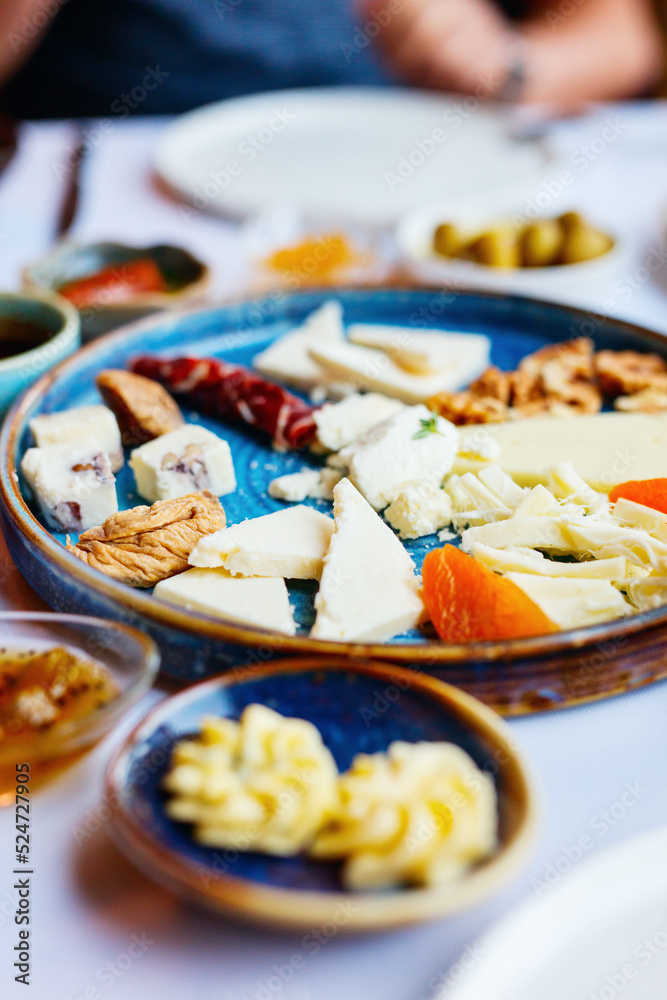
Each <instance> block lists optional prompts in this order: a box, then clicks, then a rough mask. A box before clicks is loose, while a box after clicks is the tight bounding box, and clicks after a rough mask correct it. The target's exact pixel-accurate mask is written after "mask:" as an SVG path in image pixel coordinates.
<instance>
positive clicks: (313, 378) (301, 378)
mask: <svg viewBox="0 0 667 1000" xmlns="http://www.w3.org/2000/svg"><path fill="white" fill-rule="evenodd" d="M342 340H343V310H342V307H341V305H340V302H337V301H336V300H335V299H331V300H330V301H328V302H325V303H324V305H322V306H320V308H319V309H317V310H316V311H315V312H313V313H311V314H310V316H307V317H306V319H305V320H304V322H303V324H302V325H301V326H299V327H297V328H296V329H294V330H290V331H289V332H288V333H285V334H283V336H282V337H279V338H278V339H277V340H275V341H274V342H273V343H272V344H269V346H268V347H267V348H266V349H265V350H263V351H262V353H261V354H258V355H257V356H256V357H254V358H253V365H254V367H255V368H256V369H257V371H259V372H261V373H262V375H266V376H267V378H273V379H277V380H278V381H279V382H287V383H288V385H294V386H297V387H298V388H300V389H305V390H308V389H312V388H313V387H315V386H318V385H321V384H323V383H326V382H329V381H331V379H330V377H329V376H328V374H327V373H326V372H324V371H323V370H322V368H321V367H320V365H318V364H317V362H316V361H314V360H313V359H312V358H311V356H310V354H309V351H310V348H311V347H315V346H317V345H318V344H326V343H338V342H340V341H342Z"/></svg>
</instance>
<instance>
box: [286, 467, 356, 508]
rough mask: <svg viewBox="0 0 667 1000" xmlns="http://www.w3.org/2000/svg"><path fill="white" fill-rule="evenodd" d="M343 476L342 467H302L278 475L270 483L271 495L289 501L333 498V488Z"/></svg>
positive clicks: (297, 501) (300, 501)
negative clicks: (295, 470) (296, 470)
mask: <svg viewBox="0 0 667 1000" xmlns="http://www.w3.org/2000/svg"><path fill="white" fill-rule="evenodd" d="M342 478H343V473H342V472H341V470H340V469H328V468H327V469H302V470H301V471H300V472H289V473H287V475H285V476H278V478H277V479H273V480H272V481H271V482H270V483H269V496H270V497H273V498H274V500H286V501H287V502H288V503H302V502H303V501H304V500H306V499H308V498H310V499H311V500H333V488H334V486H335V485H336V483H337V482H339V481H340V480H341V479H342Z"/></svg>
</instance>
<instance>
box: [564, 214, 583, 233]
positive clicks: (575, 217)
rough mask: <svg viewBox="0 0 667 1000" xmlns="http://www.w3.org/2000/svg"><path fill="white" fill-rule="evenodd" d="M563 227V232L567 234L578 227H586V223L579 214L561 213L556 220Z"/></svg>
mask: <svg viewBox="0 0 667 1000" xmlns="http://www.w3.org/2000/svg"><path fill="white" fill-rule="evenodd" d="M557 221H558V222H560V224H561V226H562V227H563V231H564V232H566V233H567V232H569V231H570V230H571V229H577V228H579V226H587V225H588V223H587V222H586V220H585V219H584V217H583V216H582V215H580V214H579V212H563V214H562V215H559V216H558V219H557Z"/></svg>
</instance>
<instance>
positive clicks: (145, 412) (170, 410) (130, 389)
mask: <svg viewBox="0 0 667 1000" xmlns="http://www.w3.org/2000/svg"><path fill="white" fill-rule="evenodd" d="M95 383H96V385H97V388H98V389H99V390H100V395H101V396H102V399H103V400H104V402H105V403H106V404H107V406H108V407H109V409H110V410H112V411H113V413H114V415H115V417H116V420H117V421H118V426H119V427H120V433H121V437H122V439H123V444H124V445H129V446H130V447H133V446H134V445H138V444H145V443H146V441H152V440H153V438H156V437H160V435H161V434H167V433H168V432H169V431H175V430H176V429H177V428H178V427H181V426H182V425H183V424H184V423H185V421H184V420H183V417H182V415H181V411H180V410H179V408H178V406H177V404H176V402H175V401H174V400H173V399H172V398H171V396H170V395H169V393H168V392H167V390H166V389H165V388H163V386H161V385H160V384H159V382H154V381H153V379H151V378H144V376H143V375H135V374H134V372H126V371H123V370H122V369H121V368H107V369H106V370H105V371H102V372H100V374H99V375H98V376H97V378H96V379H95Z"/></svg>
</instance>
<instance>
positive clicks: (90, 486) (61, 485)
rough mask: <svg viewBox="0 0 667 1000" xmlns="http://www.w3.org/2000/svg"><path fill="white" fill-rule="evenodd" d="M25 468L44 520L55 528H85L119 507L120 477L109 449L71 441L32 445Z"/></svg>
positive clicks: (71, 529) (95, 523)
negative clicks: (93, 448)
mask: <svg viewBox="0 0 667 1000" xmlns="http://www.w3.org/2000/svg"><path fill="white" fill-rule="evenodd" d="M21 472H22V473H23V475H24V477H25V479H26V482H27V483H28V486H29V487H30V490H31V491H32V494H33V496H34V498H35V500H36V501H37V503H38V505H39V508H40V510H41V512H42V514H43V516H44V520H45V521H46V523H47V524H48V525H49V527H50V528H53V529H54V530H55V531H77V532H78V531H85V530H86V529H87V528H94V527H95V526H96V525H98V524H102V522H103V521H105V520H106V519H107V517H110V516H111V514H115V513H116V511H117V510H118V500H117V498H116V480H115V478H114V475H113V472H112V471H111V460H110V458H109V456H108V455H107V454H106V452H95V451H94V450H92V449H91V448H90V447H88V446H86V445H78V446H76V445H70V444H52V445H49V446H48V447H46V448H29V449H28V451H26V453H25V455H24V456H23V461H22V462H21Z"/></svg>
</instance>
